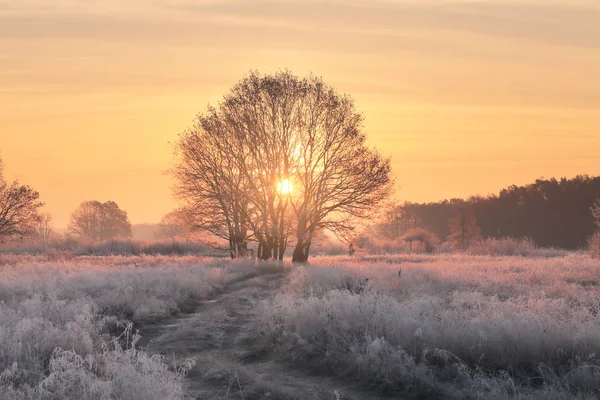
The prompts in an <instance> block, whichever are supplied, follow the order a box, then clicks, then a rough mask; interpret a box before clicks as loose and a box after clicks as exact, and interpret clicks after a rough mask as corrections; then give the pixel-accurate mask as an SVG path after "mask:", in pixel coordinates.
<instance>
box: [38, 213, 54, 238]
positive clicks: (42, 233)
mask: <svg viewBox="0 0 600 400" xmlns="http://www.w3.org/2000/svg"><path fill="white" fill-rule="evenodd" d="M53 233H54V225H53V224H52V215H50V214H49V213H43V214H40V216H39V221H38V222H37V224H36V226H35V236H36V237H37V238H38V240H41V241H43V242H47V241H48V239H50V237H51V236H52V234H53Z"/></svg>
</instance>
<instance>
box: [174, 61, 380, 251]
mask: <svg viewBox="0 0 600 400" xmlns="http://www.w3.org/2000/svg"><path fill="white" fill-rule="evenodd" d="M361 128H362V117H361V115H360V114H358V113H357V112H356V111H355V110H354V105H353V102H352V100H351V99H350V98H349V97H347V96H344V95H339V94H337V93H336V92H335V91H334V90H333V89H331V88H329V87H328V86H327V85H326V84H325V83H324V82H323V81H322V80H321V79H320V78H315V77H312V76H311V77H308V78H298V77H296V76H294V75H292V74H291V73H289V72H278V73H275V74H270V75H260V74H258V73H255V72H253V73H250V74H249V75H248V76H247V77H245V78H244V79H242V80H241V81H240V82H239V83H238V84H237V85H235V86H234V87H233V88H232V89H231V90H230V92H229V93H227V94H226V95H225V97H224V100H223V101H222V102H221V103H220V104H219V107H217V108H209V109H208V110H207V113H206V114H205V115H202V116H200V117H198V122H197V124H196V127H195V128H194V129H193V130H192V131H191V132H187V133H186V134H184V135H183V138H182V140H181V141H180V142H179V144H178V148H177V154H178V156H179V160H178V163H177V166H176V167H175V169H174V176H175V178H176V180H177V184H176V190H175V193H176V195H177V196H178V197H179V199H180V200H182V202H183V208H184V209H186V210H187V211H188V212H189V213H190V215H191V216H192V217H194V216H198V218H197V220H198V221H199V222H198V227H199V228H201V229H204V230H207V231H209V232H211V233H213V234H214V235H216V236H219V237H223V238H225V239H227V240H229V241H230V243H232V245H231V246H232V247H237V244H236V242H239V243H241V244H243V245H245V243H246V242H247V241H248V240H249V239H250V238H251V239H253V240H256V241H257V242H258V256H259V257H260V258H262V259H268V258H276V259H282V258H283V254H284V252H285V249H286V247H287V243H288V237H289V235H290V234H291V233H292V232H293V231H294V229H293V228H295V233H296V239H297V245H296V248H295V250H294V257H293V260H294V261H306V260H307V259H308V254H309V249H310V245H311V241H312V237H313V235H314V234H315V232H317V231H318V230H321V229H329V230H331V231H333V232H335V233H336V234H342V233H343V232H345V231H347V230H349V229H350V228H351V220H352V219H353V218H361V217H364V216H366V215H367V213H368V211H369V210H370V209H371V208H372V207H374V206H376V205H377V204H378V203H379V202H380V201H381V200H382V199H383V198H385V197H386V195H387V194H388V193H389V188H390V185H391V174H390V163H389V160H388V159H384V158H382V157H381V156H380V155H379V154H378V153H377V152H376V151H374V150H373V149H370V148H369V147H367V145H366V136H365V134H364V133H363V132H362V129H361ZM247 230H248V231H251V234H248V233H247Z"/></svg>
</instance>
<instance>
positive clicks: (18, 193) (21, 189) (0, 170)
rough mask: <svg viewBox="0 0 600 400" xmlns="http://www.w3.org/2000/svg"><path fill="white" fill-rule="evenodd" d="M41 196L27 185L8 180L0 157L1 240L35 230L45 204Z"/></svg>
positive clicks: (24, 234)
mask: <svg viewBox="0 0 600 400" xmlns="http://www.w3.org/2000/svg"><path fill="white" fill-rule="evenodd" d="M39 197H40V196H39V193H38V192H36V191H35V190H33V189H32V188H31V187H29V186H27V185H20V184H19V182H18V181H14V182H13V183H11V184H9V183H8V182H6V180H5V179H4V164H3V163H2V159H1V158H0V240H3V239H5V238H9V237H14V236H20V237H23V236H28V235H32V234H33V233H34V232H35V226H36V224H37V223H38V221H39V218H40V217H39V214H38V209H39V208H40V207H42V206H43V205H44V203H42V202H40V201H39V200H38V199H39Z"/></svg>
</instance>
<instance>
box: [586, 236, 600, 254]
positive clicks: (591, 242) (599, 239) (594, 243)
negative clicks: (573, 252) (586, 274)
mask: <svg viewBox="0 0 600 400" xmlns="http://www.w3.org/2000/svg"><path fill="white" fill-rule="evenodd" d="M588 250H589V251H590V254H591V255H592V257H597V258H600V231H596V232H595V233H594V234H593V235H592V236H590V237H589V239H588Z"/></svg>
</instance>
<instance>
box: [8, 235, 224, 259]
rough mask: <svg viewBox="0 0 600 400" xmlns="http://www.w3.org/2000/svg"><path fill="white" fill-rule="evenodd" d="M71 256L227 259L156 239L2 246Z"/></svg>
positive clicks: (188, 244) (201, 248)
mask: <svg viewBox="0 0 600 400" xmlns="http://www.w3.org/2000/svg"><path fill="white" fill-rule="evenodd" d="M57 253H58V254H63V255H64V254H68V253H70V254H71V255H72V256H114V255H123V256H127V255H130V256H138V255H144V254H145V255H163V256H169V255H205V256H211V257H224V256H226V253H225V252H219V251H217V250H214V249H212V248H211V247H209V246H207V245H205V244H203V243H200V242H193V241H189V240H185V239H157V240H151V241H143V240H133V239H111V240H106V241H100V242H95V241H91V240H89V239H86V238H68V237H67V238H63V239H54V240H49V241H46V242H41V241H22V242H21V241H14V242H10V243H5V244H4V245H2V246H0V254H19V255H25V254H29V255H38V254H57Z"/></svg>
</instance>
